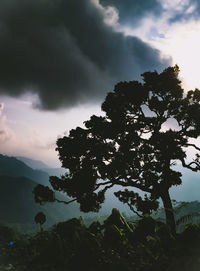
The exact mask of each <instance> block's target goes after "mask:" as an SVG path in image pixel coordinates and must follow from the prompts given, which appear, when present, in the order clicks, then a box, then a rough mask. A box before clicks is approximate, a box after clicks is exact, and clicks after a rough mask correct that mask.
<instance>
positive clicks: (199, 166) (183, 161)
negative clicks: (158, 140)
mask: <svg viewBox="0 0 200 271" xmlns="http://www.w3.org/2000/svg"><path fill="white" fill-rule="evenodd" d="M181 162H182V166H183V167H186V168H188V169H191V170H192V171H195V172H197V171H198V170H200V164H199V163H197V162H195V161H193V162H191V163H189V164H186V163H185V160H184V159H181ZM193 164H195V165H196V167H192V166H191V165H193Z"/></svg>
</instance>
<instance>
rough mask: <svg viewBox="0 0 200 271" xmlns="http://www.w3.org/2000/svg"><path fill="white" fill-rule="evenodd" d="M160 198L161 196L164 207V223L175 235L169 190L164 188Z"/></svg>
mask: <svg viewBox="0 0 200 271" xmlns="http://www.w3.org/2000/svg"><path fill="white" fill-rule="evenodd" d="M161 198H162V201H163V205H164V209H165V216H166V223H167V225H168V226H169V228H170V230H171V232H172V234H173V235H175V234H176V223H175V218H174V211H173V207H172V202H171V198H170V195H169V191H168V190H166V191H165V192H163V193H162V195H161Z"/></svg>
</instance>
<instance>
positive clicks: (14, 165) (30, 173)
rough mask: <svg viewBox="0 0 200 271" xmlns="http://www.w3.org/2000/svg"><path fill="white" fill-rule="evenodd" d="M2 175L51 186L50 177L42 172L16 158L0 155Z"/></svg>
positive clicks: (0, 172)
mask: <svg viewBox="0 0 200 271" xmlns="http://www.w3.org/2000/svg"><path fill="white" fill-rule="evenodd" d="M0 175H6V176H11V177H26V178H29V179H31V180H32V181H34V182H36V183H40V184H43V185H49V175H48V173H46V172H44V171H42V170H35V169H32V168H31V167H29V166H27V165H26V164H25V163H23V162H22V161H20V160H18V159H16V158H15V157H9V156H5V155H1V154H0Z"/></svg>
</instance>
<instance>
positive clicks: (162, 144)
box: [36, 66, 200, 233]
mask: <svg viewBox="0 0 200 271" xmlns="http://www.w3.org/2000/svg"><path fill="white" fill-rule="evenodd" d="M178 73H179V68H178V66H174V67H169V68H167V69H165V70H164V71H163V72H161V73H160V74H159V73H158V72H156V71H154V72H145V73H144V74H142V78H143V82H138V81H131V82H120V83H118V84H117V85H116V86H115V88H114V91H112V92H110V93H108V95H107V97H106V99H105V101H104V103H103V104H102V110H103V111H104V112H105V116H95V115H93V116H92V117H91V118H90V120H88V121H86V122H85V128H80V127H77V128H76V129H73V130H71V131H70V133H69V135H68V136H64V137H63V138H59V139H58V140H57V148H56V150H57V151H58V152H59V159H60V161H61V162H62V166H63V167H64V168H66V169H68V173H66V175H65V176H62V177H61V178H58V177H51V178H50V182H51V185H52V187H53V188H54V189H55V190H58V191H63V192H66V193H67V195H68V196H70V197H73V200H76V201H77V202H79V203H80V208H81V210H82V211H84V212H89V211H98V210H99V208H100V206H101V204H102V203H103V202H104V199H105V192H106V191H107V190H108V189H110V188H111V187H114V186H120V189H121V188H125V190H124V191H121V190H119V191H118V192H116V193H115V195H116V196H117V197H118V198H119V200H121V201H122V202H124V203H128V205H129V206H130V207H131V208H132V209H133V206H134V205H136V207H137V208H138V211H141V212H142V213H150V212H151V211H152V210H155V209H156V208H157V207H158V202H157V200H158V199H159V198H161V199H162V201H163V205H164V208H165V214H166V222H167V224H168V225H169V226H170V228H171V230H172V232H173V233H175V220H174V214H173V208H172V203H171V199H170V194H169V188H170V187H171V186H173V185H179V184H181V176H182V175H181V173H180V172H178V171H176V170H175V169H174V168H173V165H175V163H176V162H178V163H179V164H181V165H182V166H183V167H186V168H188V169H190V170H192V171H195V172H196V171H198V170H200V155H199V154H198V151H200V148H199V147H198V146H197V145H196V144H195V140H196V139H197V138H198V137H199V136H200V121H199V116H200V91H199V90H198V89H195V90H194V91H189V92H188V93H187V94H186V93H184V92H183V89H182V87H181V81H180V80H179V79H178ZM188 148H193V149H194V150H195V152H197V153H196V154H195V156H194V159H192V160H191V161H188V154H187V149H188ZM134 188H137V189H139V190H141V191H143V192H145V193H146V195H145V198H144V199H142V198H141V196H139V195H138V194H137V193H136V192H134V191H133V189H134ZM40 196H41V195H40ZM36 198H37V195H36ZM41 198H42V197H41ZM66 203H68V202H66Z"/></svg>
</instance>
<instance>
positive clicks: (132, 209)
mask: <svg viewBox="0 0 200 271" xmlns="http://www.w3.org/2000/svg"><path fill="white" fill-rule="evenodd" d="M127 204H128V206H129V208H130V209H131V211H132V212H133V213H135V214H136V215H138V216H139V217H141V218H142V215H140V214H139V213H138V212H137V211H136V210H135V209H134V208H133V206H132V205H131V204H130V203H127Z"/></svg>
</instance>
